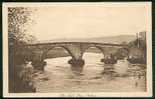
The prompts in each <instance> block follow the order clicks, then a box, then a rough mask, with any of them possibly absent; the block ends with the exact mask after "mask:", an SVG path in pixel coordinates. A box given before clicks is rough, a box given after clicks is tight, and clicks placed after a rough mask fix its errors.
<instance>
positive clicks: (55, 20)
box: [29, 3, 151, 40]
mask: <svg viewBox="0 0 155 99" xmlns="http://www.w3.org/2000/svg"><path fill="white" fill-rule="evenodd" d="M36 9H37V11H36V12H35V13H34V14H33V19H34V21H35V24H33V25H32V26H31V29H30V30H29V33H30V34H32V35H34V36H36V38H37V39H38V40H52V39H60V38H93V37H104V36H116V35H128V34H129V35H136V33H137V32H140V31H144V30H145V31H147V32H150V31H151V23H150V22H151V10H150V9H151V6H150V5H148V4H128V5H127V4H119V3H117V4H65V5H63V4H57V5H54V4H52V5H50V6H49V5H48V6H40V7H36Z"/></svg>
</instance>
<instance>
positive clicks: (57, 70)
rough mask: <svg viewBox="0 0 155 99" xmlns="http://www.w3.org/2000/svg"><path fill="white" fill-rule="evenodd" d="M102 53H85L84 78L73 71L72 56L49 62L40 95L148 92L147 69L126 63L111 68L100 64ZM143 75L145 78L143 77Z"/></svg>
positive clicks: (38, 80) (39, 79) (40, 76)
mask: <svg viewBox="0 0 155 99" xmlns="http://www.w3.org/2000/svg"><path fill="white" fill-rule="evenodd" d="M101 58H103V56H102V54H99V53H85V54H84V56H83V59H84V60H85V65H84V68H83V71H82V73H81V74H80V75H77V74H75V73H74V71H72V70H71V66H70V64H68V60H69V59H71V57H59V58H52V59H46V62H47V66H46V67H45V71H44V72H43V73H42V72H41V73H40V74H39V73H38V76H37V77H36V78H35V79H36V84H35V85H36V88H37V89H36V90H37V92H41V93H47V92H133V91H135V92H143V91H146V82H145V81H146V80H145V69H144V68H141V67H142V66H141V65H132V64H130V63H128V61H126V60H120V61H118V62H117V64H114V65H110V64H109V65H108V64H104V63H102V62H100V59H101ZM139 75H141V76H139Z"/></svg>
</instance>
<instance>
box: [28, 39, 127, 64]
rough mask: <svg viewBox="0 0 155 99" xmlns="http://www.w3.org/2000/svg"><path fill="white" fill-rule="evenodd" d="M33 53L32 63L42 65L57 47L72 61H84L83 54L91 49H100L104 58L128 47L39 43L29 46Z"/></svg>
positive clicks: (104, 44) (107, 44)
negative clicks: (36, 62)
mask: <svg viewBox="0 0 155 99" xmlns="http://www.w3.org/2000/svg"><path fill="white" fill-rule="evenodd" d="M26 46H27V47H29V48H30V49H31V50H32V51H33V53H34V58H33V60H32V61H38V62H39V63H42V62H43V61H44V59H46V55H47V53H48V51H49V50H51V49H53V48H55V47H62V48H64V49H65V50H66V51H67V52H68V53H69V55H70V56H71V57H72V60H75V61H76V60H78V61H79V60H82V56H83V54H84V53H85V52H86V50H87V49H89V48H90V47H96V48H98V49H99V50H100V51H101V52H102V53H103V55H104V57H107V56H109V55H110V54H111V53H114V52H116V51H117V49H119V48H122V47H127V46H126V45H120V44H109V43H93V42H55V43H37V44H28V45H26Z"/></svg>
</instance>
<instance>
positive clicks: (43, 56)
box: [42, 46, 74, 60]
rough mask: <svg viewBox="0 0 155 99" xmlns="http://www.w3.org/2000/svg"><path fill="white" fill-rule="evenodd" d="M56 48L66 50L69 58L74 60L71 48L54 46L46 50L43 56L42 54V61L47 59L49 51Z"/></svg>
mask: <svg viewBox="0 0 155 99" xmlns="http://www.w3.org/2000/svg"><path fill="white" fill-rule="evenodd" d="M54 48H62V49H64V50H65V51H66V52H67V53H68V54H69V56H71V57H72V58H74V55H73V54H72V52H71V51H70V50H69V48H67V47H65V46H52V47H51V48H49V49H46V50H45V51H44V52H43V54H42V59H43V60H44V59H46V56H47V54H48V52H49V51H51V50H53V49H54Z"/></svg>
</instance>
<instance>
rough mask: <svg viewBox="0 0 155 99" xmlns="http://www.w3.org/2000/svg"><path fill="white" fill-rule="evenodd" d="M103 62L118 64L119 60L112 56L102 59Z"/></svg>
mask: <svg viewBox="0 0 155 99" xmlns="http://www.w3.org/2000/svg"><path fill="white" fill-rule="evenodd" d="M101 62H104V63H105V64H116V63H117V59H116V57H114V55H112V54H111V55H110V56H109V57H107V58H104V59H101Z"/></svg>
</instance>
